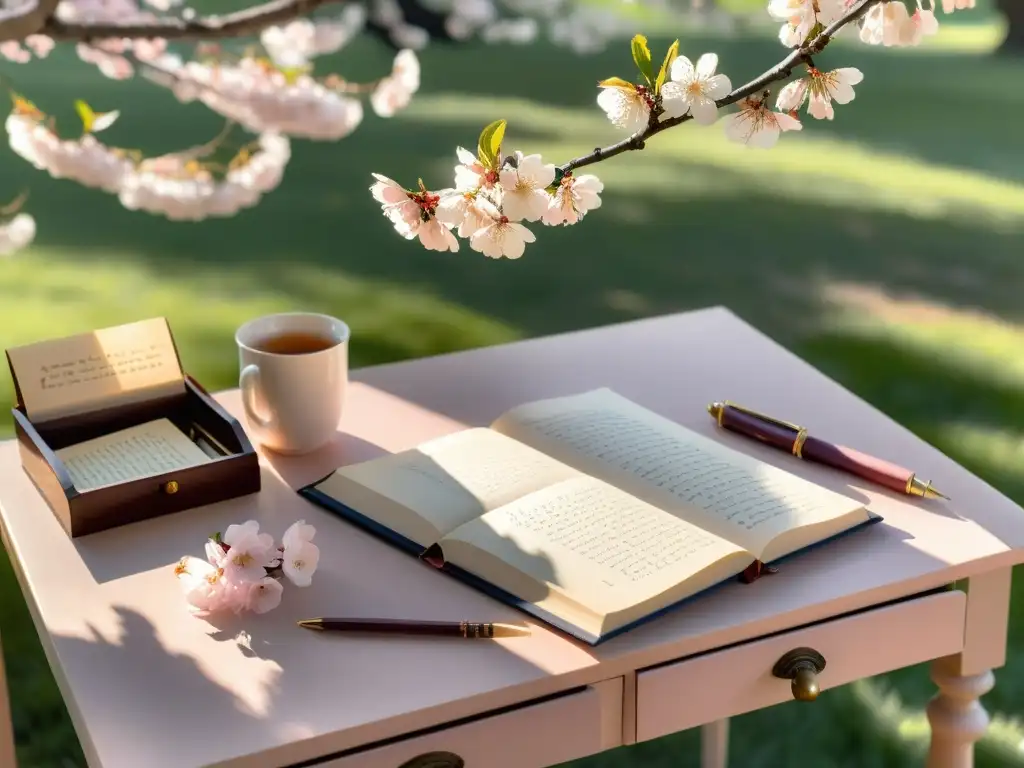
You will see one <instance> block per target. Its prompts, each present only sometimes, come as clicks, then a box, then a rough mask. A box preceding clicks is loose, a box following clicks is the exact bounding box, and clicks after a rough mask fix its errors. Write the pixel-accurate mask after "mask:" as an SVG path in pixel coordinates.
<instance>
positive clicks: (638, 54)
mask: <svg viewBox="0 0 1024 768" xmlns="http://www.w3.org/2000/svg"><path fill="white" fill-rule="evenodd" d="M631 46H632V49H633V61H634V62H636V66H637V68H638V69H639V70H640V74H641V75H643V76H644V80H646V81H647V84H648V85H649V86H651V87H652V88H653V87H654V68H653V65H652V64H651V49H650V48H648V47H647V38H646V37H644V36H643V35H635V36H634V37H633V42H632V43H631Z"/></svg>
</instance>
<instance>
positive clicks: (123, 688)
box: [52, 601, 548, 768]
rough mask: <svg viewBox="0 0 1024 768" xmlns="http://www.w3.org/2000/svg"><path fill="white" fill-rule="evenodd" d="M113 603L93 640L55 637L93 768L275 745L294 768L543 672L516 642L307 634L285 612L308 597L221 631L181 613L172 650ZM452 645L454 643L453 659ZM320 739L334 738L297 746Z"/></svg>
mask: <svg viewBox="0 0 1024 768" xmlns="http://www.w3.org/2000/svg"><path fill="white" fill-rule="evenodd" d="M294 602H296V601H293V603H294ZM298 602H301V601H298ZM112 610H113V615H112V617H111V621H109V622H108V621H104V624H103V628H102V629H103V631H102V632H101V631H100V630H99V629H98V628H93V627H90V628H89V629H91V630H92V631H91V635H92V636H91V637H88V636H82V635H76V636H68V635H61V634H55V635H53V637H52V642H53V646H54V649H55V651H56V653H57V656H58V657H59V658H60V659H61V660H62V662H63V663H62V667H63V669H65V670H70V672H71V675H70V679H68V680H67V681H66V686H65V690H69V691H71V692H72V693H73V695H72V696H69V697H68V699H67V703H68V707H69V711H70V713H71V715H72V718H73V720H74V721H75V724H76V728H77V730H78V734H79V737H80V739H81V741H82V746H83V750H84V751H85V753H86V755H87V756H88V759H89V762H90V764H93V763H95V764H96V765H100V764H104V765H117V766H132V765H134V766H147V767H148V768H170V767H171V766H175V765H214V764H218V765H219V764H221V763H224V762H227V761H230V760H231V759H234V758H238V757H241V756H244V755H247V754H248V755H253V754H262V755H263V756H264V757H265V758H266V759H267V760H268V761H273V760H274V758H273V752H274V750H278V749H282V748H284V747H289V750H288V754H289V758H290V759H288V760H284V759H281V760H277V762H276V764H284V763H285V762H288V763H289V764H290V763H291V762H292V761H293V759H292V757H291V756H294V755H297V754H301V753H305V754H307V755H308V756H311V757H312V756H317V755H319V754H324V753H327V752H330V751H332V749H337V746H333V747H332V746H331V745H332V744H333V745H337V743H338V741H337V737H333V738H332V737H331V736H330V735H331V734H336V733H339V732H344V731H346V730H349V729H353V728H362V727H365V726H366V725H367V724H372V723H376V722H384V721H387V720H390V719H392V718H395V717H398V718H400V719H405V718H407V717H414V718H415V717H417V716H416V715H415V713H416V712H417V711H419V710H425V709H436V708H438V707H439V706H441V707H443V705H445V704H448V703H449V702H459V701H462V700H464V699H469V698H472V697H474V696H477V695H479V694H481V693H482V692H487V691H488V690H490V689H492V688H500V687H501V686H502V685H503V684H507V681H509V680H528V679H531V678H536V677H543V676H545V675H547V674H548V673H547V672H545V671H544V670H543V669H542V668H540V667H538V666H537V665H536V664H534V663H533V662H532V661H531V660H529V659H526V658H523V657H521V656H519V655H518V654H517V653H516V648H515V646H514V645H512V644H511V643H510V644H509V646H503V645H501V644H499V643H482V642H477V643H465V641H459V640H455V641H453V640H451V639H443V638H432V639H423V638H402V637H396V638H385V639H367V638H358V637H356V638H346V637H332V636H328V635H322V634H319V633H311V632H307V631H304V630H302V629H300V628H298V627H296V626H295V624H294V619H295V618H297V617H298V616H300V615H302V614H304V613H306V612H308V611H309V605H305V606H303V607H301V608H298V607H297V606H294V605H293V606H291V608H289V607H288V605H287V601H286V603H283V604H282V606H281V607H280V608H279V609H278V611H274V612H271V613H268V614H264V615H255V614H244V615H242V616H240V617H232V618H226V619H223V620H219V621H218V622H217V625H210V624H208V623H207V622H205V621H204V620H202V619H195V618H188V617H187V616H185V615H184V614H183V615H182V621H184V622H192V624H190V625H187V627H188V628H187V629H185V630H184V631H178V630H176V631H174V632H173V633H170V634H173V636H174V640H173V644H174V647H173V648H172V647H170V646H169V644H168V641H167V640H166V639H165V638H167V637H168V636H169V633H168V632H167V630H166V628H164V629H157V627H156V626H154V624H153V623H152V622H151V621H150V620H149V619H148V618H147V617H146V616H144V615H143V614H142V613H140V612H137V611H135V610H133V609H130V608H126V607H124V606H114V607H113V609H112ZM83 634H84V633H83ZM218 641H220V642H218ZM453 642H458V643H460V645H459V646H458V649H457V652H455V653H453V652H452V643H453ZM183 648H184V649H187V650H181V649H183ZM467 669H471V670H473V674H472V675H467V674H465V672H466V670H467ZM417 719H421V718H417ZM390 727H394V728H396V729H397V730H399V732H400V731H401V729H402V727H403V726H402V723H401V722H399V723H397V724H393V725H392V726H390ZM318 737H321V738H327V739H329V742H327V743H325V744H322V745H316V744H310V745H305V746H302V747H299V750H300V752H296V751H292V750H293V749H294V748H295V746H296V744H297V743H299V742H303V741H306V740H315V739H317V738H318ZM341 738H342V739H344V738H345V737H344V736H342V737H341ZM268 754H269V755H270V756H268Z"/></svg>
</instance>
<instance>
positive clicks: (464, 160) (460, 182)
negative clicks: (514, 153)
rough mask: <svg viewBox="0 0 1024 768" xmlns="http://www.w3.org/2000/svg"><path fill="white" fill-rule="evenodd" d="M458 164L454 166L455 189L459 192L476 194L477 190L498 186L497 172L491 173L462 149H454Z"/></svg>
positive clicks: (470, 153) (466, 150)
mask: <svg viewBox="0 0 1024 768" xmlns="http://www.w3.org/2000/svg"><path fill="white" fill-rule="evenodd" d="M455 154H456V155H457V156H458V158H459V164H458V165H457V166H455V189H456V190H458V191H460V192H476V191H477V190H478V189H494V188H495V187H496V186H497V184H498V172H497V171H492V170H489V169H487V168H484V166H483V165H482V164H481V163H480V161H479V160H477V158H476V155H474V154H473V153H472V152H470V151H469V150H468V149H464V148H463V147H456V148H455Z"/></svg>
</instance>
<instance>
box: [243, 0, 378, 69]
mask: <svg viewBox="0 0 1024 768" xmlns="http://www.w3.org/2000/svg"><path fill="white" fill-rule="evenodd" d="M365 24H366V9H365V8H364V7H363V6H361V5H348V6H346V7H345V8H344V9H343V10H342V12H341V14H340V15H339V16H338V17H337V18H333V19H318V20H317V21H315V22H314V21H312V20H310V19H295V20H294V21H291V22H289V23H288V24H285V25H284V26H283V27H282V26H274V27H267V28H266V29H264V30H263V32H262V33H260V43H262V45H263V48H264V50H265V51H266V52H267V55H269V56H270V58H271V60H272V61H273V62H274V63H275V64H276V65H277V66H279V67H281V68H283V69H301V68H303V67H307V66H309V65H310V64H311V62H312V61H313V60H314V59H315V58H316V57H318V56H327V55H329V54H332V53H336V52H337V51H340V50H341V49H342V48H343V47H344V46H345V45H346V44H347V43H348V42H349V41H350V40H352V38H354V37H355V36H356V35H357V34H359V32H361V31H362V29H363V27H364V25H365Z"/></svg>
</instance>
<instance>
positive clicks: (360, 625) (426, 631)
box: [299, 618, 530, 639]
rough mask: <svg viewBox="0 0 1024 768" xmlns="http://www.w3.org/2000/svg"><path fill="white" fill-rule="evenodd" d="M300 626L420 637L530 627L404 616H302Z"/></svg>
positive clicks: (520, 631)
mask: <svg viewBox="0 0 1024 768" xmlns="http://www.w3.org/2000/svg"><path fill="white" fill-rule="evenodd" d="M299 626H300V627H304V628H306V629H313V630H316V631H318V632H360V633H367V634H385V635H419V636H421V637H423V636H427V637H465V638H471V639H477V638H494V637H522V636H524V635H529V634H530V630H529V629H528V628H526V627H520V626H517V625H515V624H490V623H481V622H475V621H408V620H404V619H328V618H320V619H304V620H303V621H300V622H299Z"/></svg>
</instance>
